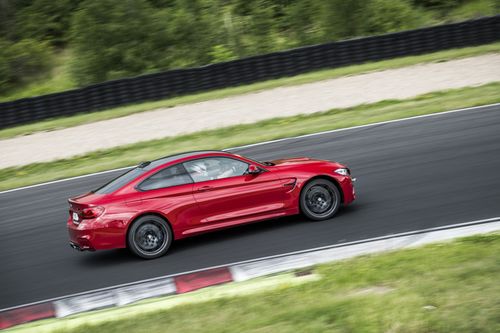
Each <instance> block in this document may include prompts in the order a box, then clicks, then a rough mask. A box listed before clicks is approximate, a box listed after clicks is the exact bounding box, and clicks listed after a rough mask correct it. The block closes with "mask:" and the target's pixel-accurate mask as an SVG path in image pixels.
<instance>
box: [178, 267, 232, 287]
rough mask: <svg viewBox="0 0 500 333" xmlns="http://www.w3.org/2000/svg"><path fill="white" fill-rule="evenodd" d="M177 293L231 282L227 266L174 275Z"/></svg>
mask: <svg viewBox="0 0 500 333" xmlns="http://www.w3.org/2000/svg"><path fill="white" fill-rule="evenodd" d="M174 281H175V287H176V288H177V293H178V294H183V293H187V292H190V291H193V290H197V289H201V288H205V287H209V286H215V285H218V284H222V283H227V282H232V281H233V277H232V275H231V272H230V271H229V268H228V267H221V268H215V269H210V270H206V271H201V272H196V273H190V274H184V275H179V276H176V277H174Z"/></svg>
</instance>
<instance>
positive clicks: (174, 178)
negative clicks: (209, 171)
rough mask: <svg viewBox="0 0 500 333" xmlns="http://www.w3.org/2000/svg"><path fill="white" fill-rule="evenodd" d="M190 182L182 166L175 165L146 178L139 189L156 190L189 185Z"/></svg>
mask: <svg viewBox="0 0 500 333" xmlns="http://www.w3.org/2000/svg"><path fill="white" fill-rule="evenodd" d="M192 182H193V180H192V179H191V177H189V175H188V173H187V171H186V169H185V168H184V166H183V165H182V164H177V165H174V166H171V167H168V168H165V169H163V170H161V171H159V172H157V173H155V174H154V175H152V176H151V177H149V178H147V179H146V180H144V181H143V182H142V183H141V184H140V185H139V189H140V190H142V191H148V190H156V189H159V188H164V187H170V186H175V185H183V184H190V183H192Z"/></svg>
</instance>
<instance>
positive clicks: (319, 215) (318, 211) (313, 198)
mask: <svg viewBox="0 0 500 333" xmlns="http://www.w3.org/2000/svg"><path fill="white" fill-rule="evenodd" d="M340 204H341V196H340V192H339V190H338V188H337V186H335V184H334V183H332V182H331V181H329V180H326V179H314V180H312V181H310V182H309V183H307V184H306V185H305V186H304V188H303V189H302V192H301V193H300V209H301V210H302V213H303V214H304V215H305V216H306V217H307V218H309V219H311V220H314V221H322V220H327V219H329V218H332V217H333V216H334V215H335V214H336V213H337V211H338V210H339V208H340Z"/></svg>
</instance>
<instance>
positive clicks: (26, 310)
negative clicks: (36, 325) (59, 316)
mask: <svg viewBox="0 0 500 333" xmlns="http://www.w3.org/2000/svg"><path fill="white" fill-rule="evenodd" d="M54 317H55V310H54V305H53V304H52V303H50V302H49V303H41V304H36V305H31V306H27V307H23V308H18V309H14V310H11V311H7V312H0V329H5V328H9V327H12V326H15V325H20V324H24V323H27V322H30V321H35V320H40V319H47V318H54Z"/></svg>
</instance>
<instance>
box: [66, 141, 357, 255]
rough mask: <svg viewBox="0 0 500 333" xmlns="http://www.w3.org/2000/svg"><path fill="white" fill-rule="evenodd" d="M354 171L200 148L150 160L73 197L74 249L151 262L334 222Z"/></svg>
mask: <svg viewBox="0 0 500 333" xmlns="http://www.w3.org/2000/svg"><path fill="white" fill-rule="evenodd" d="M353 182H354V179H353V178H352V177H351V172H350V170H349V168H347V167H346V166H345V165H342V164H339V163H336V162H330V161H323V160H314V159H310V158H307V157H301V158H291V159H282V160H275V161H271V162H258V161H254V160H252V159H249V158H246V157H243V156H240V155H236V154H232V153H229V152H224V151H196V152H188V153H182V154H177V155H172V156H167V157H164V158H160V159H158V160H154V161H148V162H143V163H141V164H139V165H138V166H137V167H135V168H133V169H131V170H129V171H127V172H126V173H124V174H122V175H121V176H119V177H117V178H115V179H114V180H112V181H110V182H109V183H107V184H105V185H104V186H102V187H100V188H98V189H96V190H94V191H91V192H89V193H87V194H83V195H80V196H77V197H74V198H71V199H69V200H68V201H69V219H68V221H67V227H68V230H69V236H70V245H71V247H73V248H74V249H77V250H80V251H83V250H89V251H94V250H102V249H112V248H129V249H130V250H131V251H132V252H133V253H134V254H136V255H138V256H139V257H142V258H145V259H152V258H157V257H160V256H162V255H164V254H165V253H166V252H167V251H168V249H169V247H170V245H171V244H172V241H174V240H178V239H182V238H185V237H189V236H193V235H197V234H201V233H205V232H209V231H213V230H218V229H222V228H227V227H232V226H235V225H240V224H244V223H250V222H256V221H262V220H267V219H271V218H276V217H281V216H287V215H294V214H299V213H302V214H303V215H305V216H306V217H307V218H308V219H310V220H316V221H320V220H327V219H330V218H332V217H333V216H334V215H335V214H336V213H337V211H338V210H339V208H340V206H341V205H347V204H349V203H351V202H352V201H353V200H354V199H355V191H354V186H353Z"/></svg>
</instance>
